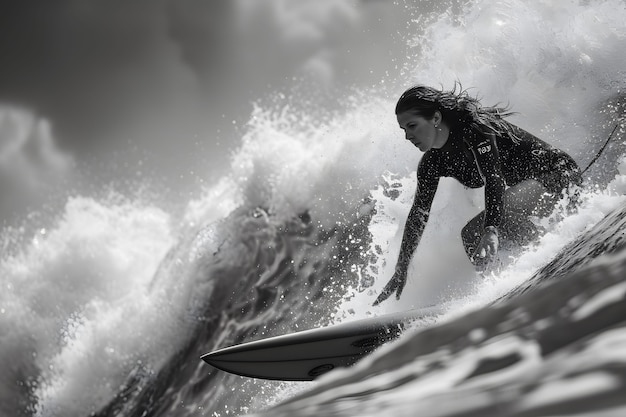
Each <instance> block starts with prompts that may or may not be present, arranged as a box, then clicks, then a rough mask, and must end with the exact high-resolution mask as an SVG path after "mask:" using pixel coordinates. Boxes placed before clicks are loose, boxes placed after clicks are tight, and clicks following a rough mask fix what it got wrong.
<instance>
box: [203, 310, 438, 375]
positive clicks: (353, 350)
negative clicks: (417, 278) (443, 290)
mask: <svg viewBox="0 0 626 417" xmlns="http://www.w3.org/2000/svg"><path fill="white" fill-rule="evenodd" d="M441 313H442V308H441V307H427V308H422V309H416V310H409V311H406V312H401V313H392V314H386V315H383V316H379V317H373V318H368V319H362V320H355V321H352V322H347V323H341V324H337V325H334V326H328V327H322V328H319V329H311V330H305V331H301V332H296V333H291V334H287V335H282V336H275V337H270V338H267V339H262V340H257V341H253V342H248V343H243V344H240V345H235V346H230V347H226V348H223V349H219V350H216V351H213V352H210V353H206V354H204V355H202V357H201V359H202V360H203V361H205V362H206V363H208V364H209V365H211V366H213V367H215V368H217V369H220V370H222V371H226V372H229V373H233V374H237V375H241V376H245V377H251V378H261V379H270V380H280V381H312V380H314V379H315V378H317V377H319V376H320V375H323V374H325V373H326V372H328V371H331V370H333V369H335V368H341V367H347V366H350V365H353V364H354V363H356V362H357V361H358V360H360V359H362V358H363V357H364V356H365V355H367V354H368V353H371V352H372V351H373V350H375V349H376V348H378V347H380V346H381V345H383V344H384V343H386V342H388V341H390V340H393V339H395V338H397V337H398V336H399V335H400V334H401V333H402V332H403V331H404V330H405V329H406V328H407V326H408V325H410V324H411V323H415V325H419V323H417V322H419V321H420V320H424V322H426V319H428V318H429V317H433V316H436V315H439V314H441Z"/></svg>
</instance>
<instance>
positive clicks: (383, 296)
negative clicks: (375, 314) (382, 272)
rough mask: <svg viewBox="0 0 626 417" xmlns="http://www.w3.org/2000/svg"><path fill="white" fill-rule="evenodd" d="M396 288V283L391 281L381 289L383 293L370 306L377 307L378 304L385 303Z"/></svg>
mask: <svg viewBox="0 0 626 417" xmlns="http://www.w3.org/2000/svg"><path fill="white" fill-rule="evenodd" d="M396 288H398V281H397V280H395V279H392V280H391V281H389V282H388V283H387V285H385V288H383V291H382V292H381V293H380V295H379V296H378V298H376V301H374V304H372V305H373V306H377V305H378V304H380V303H382V302H383V301H385V300H386V299H387V298H389V296H391V294H393V292H394V291H395V290H396ZM400 292H402V289H400Z"/></svg>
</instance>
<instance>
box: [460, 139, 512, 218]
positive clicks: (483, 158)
mask: <svg viewBox="0 0 626 417" xmlns="http://www.w3.org/2000/svg"><path fill="white" fill-rule="evenodd" d="M466 143H467V142H466ZM468 146H469V148H470V150H471V151H472V153H473V154H474V159H475V161H476V166H477V167H478V172H480V175H481V176H482V177H483V180H484V181H485V221H484V224H483V227H487V226H495V227H496V228H497V227H498V226H499V225H500V222H501V220H502V211H503V201H504V191H505V189H506V182H505V180H504V175H503V174H502V169H501V167H500V156H499V154H498V147H497V146H496V136H495V135H494V134H493V133H491V132H489V133H483V134H480V135H479V136H477V140H476V141H474V143H473V144H470V143H468Z"/></svg>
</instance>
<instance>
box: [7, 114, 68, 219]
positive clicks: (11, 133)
mask: <svg viewBox="0 0 626 417" xmlns="http://www.w3.org/2000/svg"><path fill="white" fill-rule="evenodd" d="M73 166H74V159H73V158H72V157H71V156H70V155H68V154H67V153H65V152H63V151H61V150H60V149H59V148H58V147H57V145H56V142H55V140H54V138H53V137H52V134H51V130H50V124H49V122H48V121H47V120H45V119H41V118H38V117H36V116H34V115H33V114H32V113H29V112H27V111H25V110H20V109H16V108H12V107H6V106H4V107H0V187H1V189H2V198H1V199H0V215H6V214H7V213H9V212H11V211H13V210H16V209H18V208H19V206H20V205H21V204H24V203H27V202H33V201H35V200H39V197H42V196H43V195H44V194H46V189H47V187H49V186H53V185H55V184H56V183H57V182H58V181H60V180H62V179H64V178H65V177H66V176H67V175H68V174H70V173H71V171H72V168H73Z"/></svg>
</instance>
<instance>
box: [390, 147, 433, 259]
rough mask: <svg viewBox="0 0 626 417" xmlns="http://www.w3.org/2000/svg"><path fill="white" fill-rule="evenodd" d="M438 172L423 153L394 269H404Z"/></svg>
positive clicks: (423, 224)
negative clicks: (413, 196)
mask: <svg viewBox="0 0 626 417" xmlns="http://www.w3.org/2000/svg"><path fill="white" fill-rule="evenodd" d="M439 177H440V174H439V172H438V170H437V166H436V164H435V163H434V160H433V158H431V155H429V154H428V153H427V154H425V155H424V157H423V158H422V160H421V161H420V163H419V165H418V167H417V189H416V191H415V198H414V199H413V205H412V206H411V210H410V211H409V215H408V217H407V220H406V224H405V225H404V234H403V236H402V244H401V246H400V255H399V256H398V263H397V266H396V269H398V268H401V269H404V270H406V269H407V268H408V266H409V263H410V261H411V257H412V256H413V252H415V249H416V248H417V245H418V244H419V241H420V239H421V237H422V233H423V232H424V228H425V227H426V222H427V221H428V217H429V213H430V208H431V206H432V203H433V199H434V198H435V193H436V192H437V187H438V185H439Z"/></svg>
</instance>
